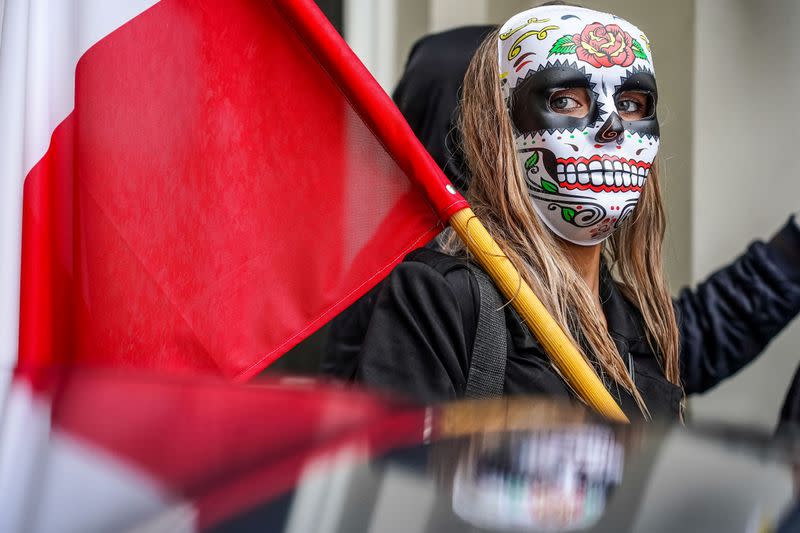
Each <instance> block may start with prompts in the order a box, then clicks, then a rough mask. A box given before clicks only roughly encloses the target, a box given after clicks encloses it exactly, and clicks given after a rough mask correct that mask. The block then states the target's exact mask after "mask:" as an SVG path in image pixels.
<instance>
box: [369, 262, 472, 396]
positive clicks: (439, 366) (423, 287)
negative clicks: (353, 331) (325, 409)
mask: <svg viewBox="0 0 800 533" xmlns="http://www.w3.org/2000/svg"><path fill="white" fill-rule="evenodd" d="M471 278H472V276H471V274H470V273H469V270H467V269H457V270H455V271H453V272H451V273H448V274H447V279H445V275H443V274H441V273H439V272H438V271H437V270H435V269H434V268H432V267H430V266H428V265H426V264H424V263H421V262H416V261H406V262H403V263H401V264H400V265H399V266H398V267H397V268H395V270H394V271H393V272H392V274H391V275H390V276H389V278H387V280H386V283H385V286H384V287H383V290H382V291H381V293H380V295H379V296H378V301H377V304H376V306H375V312H374V314H373V316H372V320H371V321H370V324H369V328H368V329H367V335H366V338H365V339H364V346H363V348H362V351H361V355H360V357H359V368H358V374H357V378H358V379H359V380H360V381H362V382H363V383H364V384H366V385H367V386H368V387H375V388H381V389H386V390H390V391H393V392H397V393H401V394H404V395H406V396H409V397H411V398H414V399H415V400H419V401H422V402H438V401H445V400H450V399H453V398H455V397H457V396H462V395H463V393H464V387H465V384H466V374H467V369H468V362H467V361H468V358H469V354H470V352H471V348H472V341H471V339H474V335H475V333H474V325H471V324H470V322H471V321H474V318H469V317H466V316H465V314H464V313H463V312H462V307H463V305H460V303H459V302H463V301H465V298H464V297H465V292H468V293H469V294H467V295H466V296H467V298H469V300H468V301H471V300H472V299H474V298H473V296H474V295H473V294H472V291H473V290H474V287H473V285H472V280H471ZM457 293H458V294H457ZM470 328H471V329H472V330H473V331H471V332H470V331H469V329H470Z"/></svg>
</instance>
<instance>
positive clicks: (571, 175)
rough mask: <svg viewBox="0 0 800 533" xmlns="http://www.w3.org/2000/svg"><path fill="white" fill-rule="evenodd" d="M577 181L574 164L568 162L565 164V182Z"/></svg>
mask: <svg viewBox="0 0 800 533" xmlns="http://www.w3.org/2000/svg"><path fill="white" fill-rule="evenodd" d="M576 181H578V176H577V175H576V174H575V165H573V164H572V163H570V164H569V165H567V183H575V182H576Z"/></svg>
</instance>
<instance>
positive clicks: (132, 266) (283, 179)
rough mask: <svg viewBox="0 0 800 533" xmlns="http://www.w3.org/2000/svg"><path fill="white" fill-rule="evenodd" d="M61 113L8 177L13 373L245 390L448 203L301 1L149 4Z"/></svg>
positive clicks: (452, 201)
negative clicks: (15, 180)
mask: <svg viewBox="0 0 800 533" xmlns="http://www.w3.org/2000/svg"><path fill="white" fill-rule="evenodd" d="M74 102H75V104H74V109H73V110H72V111H71V112H70V113H69V115H68V116H67V117H66V118H65V119H64V120H63V121H62V122H61V123H60V124H59V125H58V126H57V127H56V128H55V130H54V131H53V134H52V137H51V140H50V146H49V148H48V149H47V152H46V153H45V154H44V156H43V157H42V158H41V159H40V160H39V162H38V163H37V164H36V165H35V166H34V167H33V168H32V170H30V172H29V173H28V174H27V176H26V178H25V184H24V201H23V237H22V275H21V279H22V286H21V291H20V294H21V312H20V341H19V354H20V362H21V363H22V364H32V365H39V364H51V363H66V362H69V363H80V364H99V365H112V366H129V367H141V368H151V369H158V370H162V371H163V370H167V371H172V372H191V373H196V372H209V373H222V374H223V375H225V376H227V377H229V378H234V379H247V378H248V377H250V376H252V375H254V374H255V373H257V372H258V371H260V370H261V369H263V368H264V367H265V366H267V365H268V364H269V363H270V362H272V361H274V360H275V359H276V358H278V357H279V356H280V355H282V354H283V353H285V352H286V351H287V350H288V349H289V348H291V347H292V346H294V345H295V344H297V343H298V342H300V341H301V340H302V339H303V338H305V337H306V336H308V335H309V334H310V333H312V332H313V331H315V330H316V329H317V328H318V327H319V326H321V325H322V324H324V323H325V322H326V321H327V320H329V319H330V318H332V316H334V315H335V314H336V313H337V312H338V311H340V310H342V309H343V308H344V307H346V306H347V305H349V304H350V303H352V302H353V301H355V300H356V299H357V298H358V297H359V296H360V295H362V294H363V293H364V292H366V291H367V290H368V289H369V288H371V287H372V286H374V285H375V284H376V283H377V282H378V281H379V280H380V279H381V278H382V277H383V276H385V275H386V274H388V272H389V271H390V269H391V268H392V266H394V265H395V264H396V263H397V262H398V261H400V260H401V259H402V257H403V256H404V255H405V254H406V253H407V252H409V251H410V250H412V249H414V248H416V247H419V246H421V245H423V244H424V243H425V242H427V241H428V240H430V239H431V238H432V237H433V236H434V235H436V234H437V233H438V232H439V231H441V229H442V228H443V221H445V220H446V219H447V217H449V215H450V214H452V213H453V212H455V211H456V210H458V209H459V208H461V207H465V206H466V203H465V202H464V200H463V199H462V198H461V197H460V196H459V195H458V194H456V193H455V191H454V190H453V189H452V187H448V183H447V181H446V178H444V176H443V175H442V174H441V172H440V171H439V169H438V168H437V167H436V165H435V163H434V162H433V161H432V160H431V159H430V158H429V156H428V155H427V153H426V152H425V150H424V149H423V148H422V147H421V146H420V145H419V143H418V142H417V141H416V139H415V138H414V136H413V134H412V133H411V131H410V129H409V128H408V126H407V125H406V124H405V122H404V120H403V118H402V116H401V115H400V113H399V111H398V110H397V109H396V108H395V107H394V105H393V104H392V103H391V101H390V100H389V98H388V97H387V95H386V94H385V93H384V92H383V91H382V90H381V88H380V87H379V86H378V84H377V83H376V82H375V81H374V80H373V79H372V77H371V76H370V75H369V74H368V73H367V71H366V69H365V68H364V67H363V66H362V65H361V64H360V62H359V61H358V60H357V58H356V57H355V56H354V54H353V53H352V52H351V51H350V49H349V48H348V47H347V45H346V44H345V43H344V42H343V41H342V40H341V38H340V37H339V36H338V34H336V32H335V30H334V29H333V28H332V27H331V26H330V24H329V23H328V22H327V20H326V19H325V17H324V16H323V15H322V14H321V13H320V12H319V10H318V9H317V8H316V6H315V5H314V4H313V2H311V1H310V0H273V1H263V0H259V1H254V0H207V1H203V2H199V1H191V0H162V1H160V2H158V3H156V4H155V5H154V6H153V7H151V8H149V9H147V10H146V11H144V12H142V13H141V14H139V15H137V16H135V17H134V18H132V19H131V20H129V21H128V22H127V23H125V24H123V25H122V26H120V27H119V28H117V29H115V30H114V31H113V32H111V33H109V34H108V35H105V36H104V37H102V38H101V39H99V41H97V43H96V44H94V45H93V46H91V47H90V48H88V50H87V51H86V52H85V53H84V54H83V55H82V56H81V57H80V59H79V61H78V63H77V68H76V69H75V97H74ZM44 104H46V102H45V103H43V105H44ZM450 191H453V192H450Z"/></svg>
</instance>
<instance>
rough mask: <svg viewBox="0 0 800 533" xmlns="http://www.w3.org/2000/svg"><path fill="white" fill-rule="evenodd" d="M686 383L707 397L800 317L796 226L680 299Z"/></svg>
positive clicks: (799, 251) (799, 240)
mask: <svg viewBox="0 0 800 533" xmlns="http://www.w3.org/2000/svg"><path fill="white" fill-rule="evenodd" d="M674 304H675V310H676V314H677V319H678V329H679V332H680V341H681V342H680V344H681V346H680V358H681V377H682V380H683V384H684V387H685V390H686V393H687V394H693V393H700V392H705V391H706V390H708V389H710V388H711V387H714V386H715V385H717V384H718V383H719V382H720V381H722V380H723V379H725V378H727V377H729V376H731V375H733V374H735V373H736V372H737V371H739V370H740V369H741V368H742V367H744V366H745V365H746V364H747V363H749V362H750V361H752V360H753V359H755V358H756V357H757V356H758V355H759V354H760V353H761V352H762V350H763V349H764V348H765V347H766V346H767V344H769V342H770V341H771V340H772V339H773V338H774V337H775V336H776V335H777V334H778V333H780V331H781V330H782V329H783V328H784V327H785V326H786V325H787V324H788V323H789V322H790V321H791V320H792V319H793V318H794V317H795V316H796V315H797V313H798V311H800V230H798V227H797V226H796V225H795V222H794V221H793V220H790V221H789V223H788V224H787V225H786V226H784V227H783V229H782V230H781V231H780V232H778V234H777V235H775V237H773V239H772V240H771V241H770V242H769V243H763V242H755V243H753V244H751V245H750V247H749V248H748V249H747V251H746V252H745V253H744V254H743V255H742V256H740V257H739V258H737V259H736V260H735V261H734V262H733V263H732V264H730V265H728V266H727V267H724V268H722V269H721V270H719V271H717V272H715V273H714V274H712V275H711V276H710V277H709V278H708V279H706V280H705V281H704V282H702V283H701V284H700V285H699V286H698V287H697V289H695V290H694V291H691V290H689V289H684V290H683V291H681V293H680V295H679V296H678V298H676V299H675V302H674Z"/></svg>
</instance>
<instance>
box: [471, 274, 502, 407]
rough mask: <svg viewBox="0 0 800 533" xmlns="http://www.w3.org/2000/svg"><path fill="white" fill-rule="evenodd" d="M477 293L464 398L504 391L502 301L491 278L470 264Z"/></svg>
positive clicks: (494, 394) (488, 395) (497, 394)
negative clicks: (473, 337)
mask: <svg viewBox="0 0 800 533" xmlns="http://www.w3.org/2000/svg"><path fill="white" fill-rule="evenodd" d="M469 269H470V270H471V271H472V273H473V274H474V275H475V278H476V280H477V282H478V292H479V294H480V307H479V308H478V325H477V329H476V331H475V344H474V345H473V347H472V358H471V359H470V364H469V374H468V375H467V389H466V393H465V395H466V397H467V398H489V397H493V396H500V395H502V394H503V383H504V381H505V377H506V356H507V352H506V318H505V312H504V311H503V308H502V307H503V302H502V301H501V298H500V293H499V292H498V291H497V287H495V285H494V283H493V282H492V280H491V278H489V276H488V274H486V272H484V271H483V270H482V269H481V268H480V267H479V266H477V265H475V264H473V263H469Z"/></svg>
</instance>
